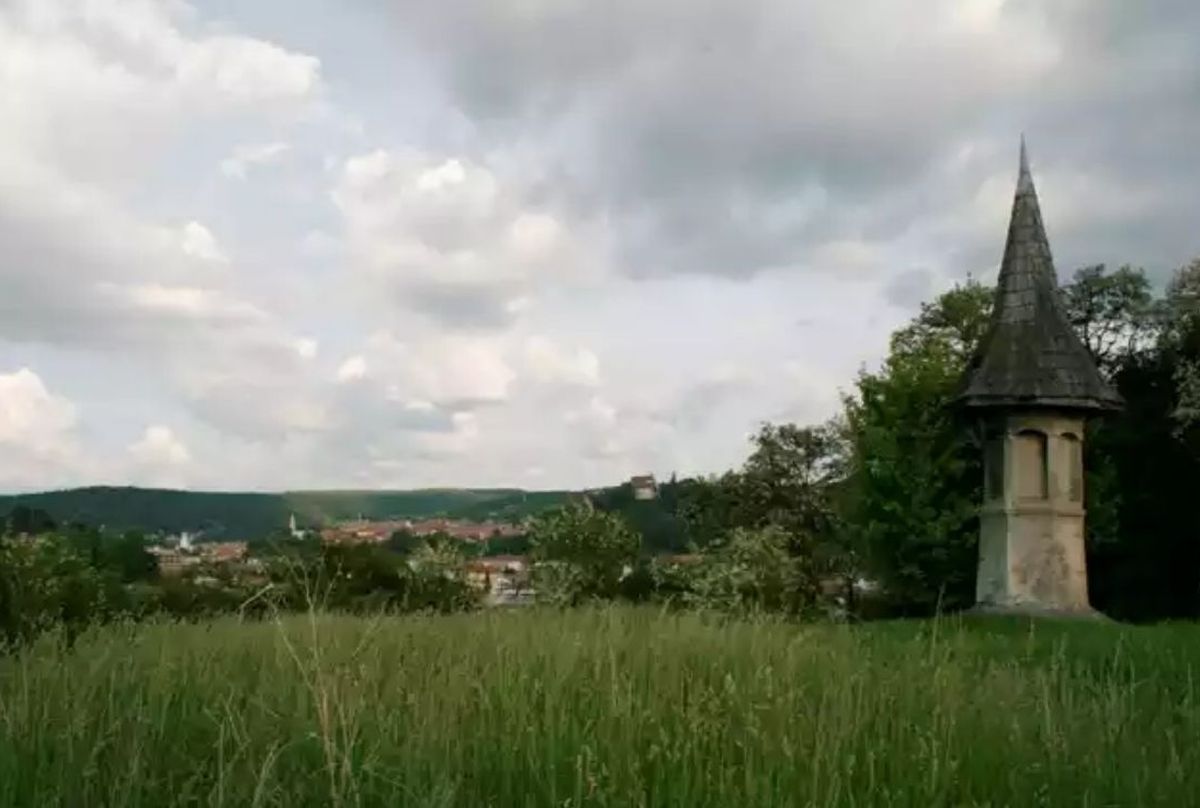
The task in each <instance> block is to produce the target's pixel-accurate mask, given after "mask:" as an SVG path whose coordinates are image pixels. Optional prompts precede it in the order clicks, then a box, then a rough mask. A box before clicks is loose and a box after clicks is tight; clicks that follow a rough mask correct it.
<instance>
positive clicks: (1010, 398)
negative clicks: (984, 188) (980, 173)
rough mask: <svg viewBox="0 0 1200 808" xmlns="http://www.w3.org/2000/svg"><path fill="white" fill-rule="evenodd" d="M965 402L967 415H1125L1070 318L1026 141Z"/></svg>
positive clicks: (964, 394)
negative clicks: (984, 410)
mask: <svg viewBox="0 0 1200 808" xmlns="http://www.w3.org/2000/svg"><path fill="white" fill-rule="evenodd" d="M966 381H967V384H966V388H965V390H964V391H963V393H962V394H961V395H960V396H959V398H958V403H959V404H960V405H962V406H965V407H1054V408H1065V409H1077V410H1114V409H1120V407H1121V405H1122V401H1121V397H1120V396H1119V395H1118V394H1117V393H1116V391H1114V390H1113V389H1112V388H1111V387H1110V386H1109V385H1108V384H1107V383H1106V382H1105V381H1104V379H1103V378H1102V377H1101V376H1100V373H1099V371H1098V370H1097V369H1096V363H1095V362H1094V361H1092V357H1091V354H1089V353H1088V351H1087V348H1085V347H1084V345H1083V342H1082V341H1081V340H1080V339H1079V337H1078V335H1077V334H1076V333H1075V330H1074V329H1073V328H1072V327H1071V324H1070V321H1069V320H1068V318H1067V312H1066V307H1065V305H1064V304H1063V301H1062V297H1061V294H1060V292H1059V289H1058V279H1057V276H1056V274H1055V272H1054V261H1053V259H1052V258H1051V256H1050V243H1049V241H1048V240H1047V239H1046V230H1045V228H1044V227H1043V225H1042V214H1041V210H1040V209H1039V207H1038V200H1037V192H1036V191H1035V190H1034V187H1033V176H1032V175H1031V174H1030V173H1029V160H1028V158H1027V156H1026V153H1025V140H1024V138H1022V139H1021V170H1020V175H1019V178H1018V180H1017V193H1016V197H1015V198H1014V199H1013V207H1012V218H1011V220H1010V221H1009V225H1008V241H1007V242H1006V243H1005V245H1004V259H1003V261H1002V262H1001V264H1000V278H999V280H998V282H997V284H996V298H995V303H994V305H993V310H992V322H991V326H990V328H989V330H988V333H987V335H986V336H985V337H984V339H983V342H982V343H981V344H980V348H979V351H978V353H977V354H976V355H975V359H974V361H973V362H972V363H971V367H970V369H969V371H968V373H967V380H966Z"/></svg>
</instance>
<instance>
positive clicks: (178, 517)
mask: <svg viewBox="0 0 1200 808" xmlns="http://www.w3.org/2000/svg"><path fill="white" fill-rule="evenodd" d="M569 495H570V492H567V491H522V490H519V489H429V490H419V491H288V492H282V493H224V492H221V493H218V492H202V491H175V490H165V489H151V488H132V487H110V486H96V487H90V488H75V489H69V490H64V491H47V492H43V493H36V494H18V495H11V496H0V514H4V513H7V512H8V511H10V510H12V509H13V508H14V507H16V506H17V505H27V506H29V507H31V508H38V509H41V510H43V511H46V512H47V513H49V514H50V515H51V516H52V517H54V519H55V520H57V521H58V522H60V523H64V522H79V523H82V524H86V525H92V526H96V527H99V526H103V527H105V528H107V529H110V530H118V531H120V530H141V531H145V532H157V531H164V532H168V533H175V532H179V531H184V530H187V531H203V532H204V534H205V535H206V536H207V537H211V538H225V539H258V538H264V537H266V536H268V535H270V534H271V533H273V532H277V531H279V530H282V529H284V528H286V527H287V524H288V520H289V518H290V516H291V515H292V514H293V513H294V514H295V515H296V519H297V521H298V522H299V524H300V525H301V526H302V527H319V526H321V525H325V524H328V523H330V522H334V521H339V520H344V519H353V518H356V517H359V516H362V517H365V518H368V519H385V518H425V517H431V516H445V517H449V518H456V519H471V520H483V519H497V520H517V519H520V518H522V517H525V516H529V515H532V514H535V513H538V512H540V511H542V510H545V509H547V508H551V507H554V506H556V505H559V504H561V503H562V502H564V501H566V499H567V497H568V496H569Z"/></svg>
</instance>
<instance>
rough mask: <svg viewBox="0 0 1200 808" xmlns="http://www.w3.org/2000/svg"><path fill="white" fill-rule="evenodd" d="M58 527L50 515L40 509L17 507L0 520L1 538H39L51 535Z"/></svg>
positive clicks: (26, 506)
mask: <svg viewBox="0 0 1200 808" xmlns="http://www.w3.org/2000/svg"><path fill="white" fill-rule="evenodd" d="M57 527H58V525H57V524H56V523H55V521H54V519H53V518H52V517H51V516H50V514H48V513H46V512H45V511H43V510H41V509H40V508H31V507H30V506H28V505H17V506H16V507H14V508H13V509H12V510H11V511H10V512H9V514H8V515H7V516H6V517H4V518H3V519H0V536H5V535H8V536H21V535H27V536H38V535H41V534H44V533H50V532H51V531H53V530H54V529H55V528H57Z"/></svg>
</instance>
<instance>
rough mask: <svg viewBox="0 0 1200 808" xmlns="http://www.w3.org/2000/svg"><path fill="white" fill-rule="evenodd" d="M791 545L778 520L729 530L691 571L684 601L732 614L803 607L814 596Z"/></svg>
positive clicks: (794, 610)
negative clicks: (753, 526) (755, 526)
mask: <svg viewBox="0 0 1200 808" xmlns="http://www.w3.org/2000/svg"><path fill="white" fill-rule="evenodd" d="M792 545H793V537H792V535H791V534H789V533H788V532H787V531H786V530H784V529H783V528H782V527H779V526H777V525H769V526H767V527H762V528H756V529H750V528H737V529H735V530H733V531H732V532H731V533H730V534H729V535H728V536H727V537H726V539H725V540H723V541H721V542H720V543H719V544H717V545H715V546H714V547H712V548H710V549H709V552H708V553H706V554H705V559H704V562H703V563H702V564H701V565H699V566H698V567H696V568H695V570H694V571H692V574H691V576H690V590H689V591H688V592H687V593H686V594H685V595H684V602H685V603H687V604H689V605H692V606H697V607H700V608H706V609H715V610H718V611H724V612H731V613H736V614H745V613H753V612H776V613H788V614H798V613H800V612H802V611H804V610H805V609H806V608H807V607H809V606H810V605H811V604H812V602H813V599H812V597H811V592H810V591H809V585H810V583H811V579H810V574H809V573H810V570H809V569H808V565H807V564H806V563H805V562H806V560H805V559H804V558H803V557H801V556H798V555H796V553H795V552H793V546H792Z"/></svg>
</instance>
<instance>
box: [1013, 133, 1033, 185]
mask: <svg viewBox="0 0 1200 808" xmlns="http://www.w3.org/2000/svg"><path fill="white" fill-rule="evenodd" d="M1032 190H1033V174H1032V172H1030V170H1029V151H1028V149H1026V147H1025V133H1024V132H1022V133H1021V167H1020V171H1019V172H1018V174H1017V193H1021V192H1023V191H1032Z"/></svg>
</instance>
